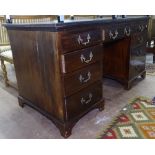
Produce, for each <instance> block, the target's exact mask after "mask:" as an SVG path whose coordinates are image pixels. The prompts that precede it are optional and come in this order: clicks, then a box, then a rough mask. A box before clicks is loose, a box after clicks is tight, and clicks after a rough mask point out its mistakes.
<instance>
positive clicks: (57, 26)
mask: <svg viewBox="0 0 155 155" xmlns="http://www.w3.org/2000/svg"><path fill="white" fill-rule="evenodd" d="M148 19H149V17H148V16H141V17H139V16H138V17H137V16H135V17H130V18H118V19H110V18H97V19H88V20H87V19H82V20H64V22H60V23H58V21H57V20H54V21H52V22H44V23H35V24H32V23H28V24H25V23H22V24H11V23H7V24H4V26H5V27H6V28H7V29H18V30H19V29H21V30H28V29H31V30H40V29H41V30H44V29H46V30H47V29H49V30H50V31H54V32H55V31H63V30H66V29H69V28H71V27H72V28H73V27H75V28H76V27H81V26H94V25H104V24H105V25H106V24H111V23H126V22H130V21H141V20H148Z"/></svg>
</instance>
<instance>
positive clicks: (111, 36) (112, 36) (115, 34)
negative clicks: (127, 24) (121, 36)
mask: <svg viewBox="0 0 155 155" xmlns="http://www.w3.org/2000/svg"><path fill="white" fill-rule="evenodd" d="M117 36H118V31H117V30H115V32H114V34H113V33H112V32H111V30H110V32H109V37H110V39H113V40H115V39H116V38H117Z"/></svg>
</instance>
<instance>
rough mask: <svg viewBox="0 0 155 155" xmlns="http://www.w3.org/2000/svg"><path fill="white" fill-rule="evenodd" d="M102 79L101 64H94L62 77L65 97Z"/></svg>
mask: <svg viewBox="0 0 155 155" xmlns="http://www.w3.org/2000/svg"><path fill="white" fill-rule="evenodd" d="M101 79H102V63H101V62H96V63H95V64H92V65H89V66H87V67H85V68H83V69H81V70H78V71H75V72H73V73H70V74H67V75H65V76H64V88H65V96H68V95H71V94H73V93H75V92H77V91H78V90H80V89H82V88H84V87H86V86H88V85H90V84H92V83H94V82H95V81H98V80H101Z"/></svg>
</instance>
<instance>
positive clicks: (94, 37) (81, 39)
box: [61, 29, 102, 53]
mask: <svg viewBox="0 0 155 155" xmlns="http://www.w3.org/2000/svg"><path fill="white" fill-rule="evenodd" d="M100 41H102V32H101V30H100V29H96V30H85V31H80V30H78V31H67V32H63V33H61V49H62V52H63V53H66V52H70V51H74V50H78V49H81V48H85V47H88V46H90V45H95V44H97V43H98V42H100Z"/></svg>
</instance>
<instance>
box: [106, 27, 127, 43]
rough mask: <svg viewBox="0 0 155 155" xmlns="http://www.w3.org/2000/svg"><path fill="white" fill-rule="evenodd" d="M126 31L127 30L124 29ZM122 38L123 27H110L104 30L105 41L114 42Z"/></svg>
mask: <svg viewBox="0 0 155 155" xmlns="http://www.w3.org/2000/svg"><path fill="white" fill-rule="evenodd" d="M126 29H127V31H128V28H126ZM123 37H124V25H110V26H108V27H106V28H105V41H114V40H117V39H121V38H123Z"/></svg>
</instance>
